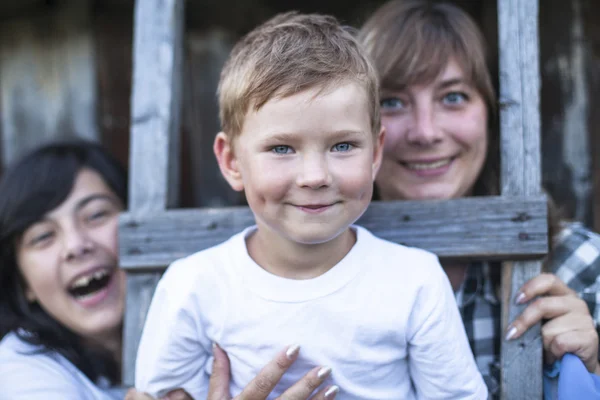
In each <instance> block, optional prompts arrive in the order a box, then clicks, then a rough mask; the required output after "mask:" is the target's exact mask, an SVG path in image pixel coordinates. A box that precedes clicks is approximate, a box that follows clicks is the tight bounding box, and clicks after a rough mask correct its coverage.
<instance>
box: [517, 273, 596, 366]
mask: <svg viewBox="0 0 600 400" xmlns="http://www.w3.org/2000/svg"><path fill="white" fill-rule="evenodd" d="M538 296H539V297H538ZM535 297H538V298H537V299H535V300H533V301H532V302H531V304H529V305H528V306H527V307H526V308H525V310H523V312H522V313H521V315H519V317H518V318H516V319H515V320H514V321H513V323H512V324H510V325H509V327H508V329H507V330H506V339H507V340H511V339H516V338H518V337H519V336H521V335H522V334H523V333H524V332H525V331H526V330H528V329H529V328H531V327H532V326H533V325H535V324H536V323H538V322H540V321H542V320H547V321H546V322H545V323H544V324H543V325H542V339H543V343H544V355H545V357H546V361H547V362H548V363H552V362H554V361H555V360H556V359H560V358H561V357H562V356H563V355H564V354H565V353H573V354H575V355H577V356H578V357H579V358H580V359H581V360H582V361H583V363H584V364H585V366H586V368H587V370H588V371H589V372H593V373H596V374H600V368H599V365H598V333H597V332H596V329H595V327H594V321H593V319H592V317H591V315H590V312H589V310H588V307H587V305H586V303H585V302H584V301H583V300H581V299H580V298H579V297H578V296H577V293H575V292H574V291H573V290H571V289H570V288H569V287H568V286H567V285H565V284H564V282H562V281H561V280H560V279H559V278H558V277H557V276H556V275H553V274H541V275H539V276H537V277H535V278H533V279H531V280H530V281H529V282H527V283H526V284H525V285H523V286H522V287H521V290H520V292H519V293H518V294H517V296H516V298H515V301H516V302H517V303H518V304H522V303H525V302H527V301H530V300H532V299H534V298H535Z"/></svg>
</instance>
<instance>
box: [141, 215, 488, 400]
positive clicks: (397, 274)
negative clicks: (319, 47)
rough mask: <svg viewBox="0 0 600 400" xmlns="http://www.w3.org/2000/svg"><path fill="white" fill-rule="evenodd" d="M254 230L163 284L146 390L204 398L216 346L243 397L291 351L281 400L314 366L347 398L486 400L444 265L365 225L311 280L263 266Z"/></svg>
mask: <svg viewBox="0 0 600 400" xmlns="http://www.w3.org/2000/svg"><path fill="white" fill-rule="evenodd" d="M255 229H256V228H248V229H246V230H245V231H244V232H242V233H241V234H238V235H235V236H233V237H232V238H231V239H229V240H228V241H226V242H225V243H222V244H220V245H218V246H216V247H213V248H210V249H207V250H205V251H201V252H198V253H196V254H193V255H191V256H189V257H187V258H184V259H181V260H178V261H176V262H175V263H173V264H172V265H171V266H170V267H169V268H168V270H167V272H166V273H165V275H164V276H163V278H162V279H161V281H160V283H159V284H158V287H157V289H156V293H155V295H154V298H153V299H152V304H151V306H150V310H149V313H148V317H147V320H146V325H145V327H144V331H143V334H142V338H141V342H140V347H139V351H138V358H137V363H136V388H138V390H142V391H144V392H148V393H150V394H152V395H154V396H160V395H164V394H165V393H166V392H168V391H170V390H173V389H176V388H183V389H185V390H186V391H187V392H188V393H190V394H191V395H192V396H193V397H194V398H195V399H205V398H206V392H207V388H208V380H209V374H210V367H211V364H212V357H211V354H212V343H213V342H216V343H218V344H219V345H220V346H221V347H222V348H223V349H224V350H225V351H226V352H227V354H228V355H229V359H230V361H231V384H230V390H231V394H232V395H233V396H235V395H237V394H239V392H240V391H241V390H242V389H243V388H244V387H245V386H246V385H247V384H248V383H249V382H250V380H251V379H252V378H254V377H255V376H256V374H257V373H258V372H259V371H260V369H261V368H262V367H263V366H264V365H265V364H267V363H268V362H269V361H270V360H271V359H272V358H273V357H274V356H275V355H276V354H277V353H278V352H279V351H280V350H281V349H283V348H284V347H285V346H286V345H290V344H294V343H297V344H299V345H300V346H301V350H300V355H299V358H298V359H297V360H296V362H295V363H294V364H293V365H292V367H291V368H290V369H289V370H288V372H287V373H286V374H285V375H284V377H283V379H282V380H281V381H280V383H279V384H278V385H277V387H276V388H275V390H274V392H273V393H272V396H271V397H269V398H275V397H276V396H278V395H280V394H281V393H282V392H283V391H284V390H285V389H286V388H288V387H289V386H291V385H292V384H293V383H294V382H296V381H298V380H299V379H300V378H301V377H302V376H303V375H304V374H305V373H306V372H308V370H309V369H311V368H313V367H315V366H329V367H331V368H332V373H331V375H330V377H329V378H328V383H329V384H336V385H338V386H339V387H340V392H339V394H338V396H337V397H336V398H337V399H341V400H344V399H377V400H384V399H394V400H397V399H415V398H424V399H425V398H426V399H485V398H486V397H487V389H486V387H485V384H484V382H483V379H482V377H481V375H480V373H479V371H478V370H477V367H476V365H475V361H474V360H473V355H472V353H471V349H470V348H469V344H468V342H467V338H466V335H465V331H464V327H463V325H462V321H461V319H460V315H459V312H458V308H457V306H456V301H455V300H454V295H453V293H452V289H451V287H450V283H449V282H448V278H447V277H446V274H445V273H444V272H443V270H442V268H441V266H440V264H439V263H438V260H437V257H436V256H435V255H433V254H431V253H428V252H426V251H424V250H420V249H416V248H408V247H405V246H401V245H397V244H394V243H391V242H387V241H384V240H382V239H379V238H376V237H375V236H373V235H372V234H371V233H370V232H368V231H367V230H365V229H364V228H360V227H353V229H355V230H356V232H357V241H356V244H355V245H354V246H353V247H352V249H351V250H350V252H349V253H348V254H347V255H346V257H344V259H343V260H342V261H340V262H339V263H338V264H337V265H335V266H334V267H333V268H332V269H330V270H329V271H327V272H326V273H324V274H323V275H321V276H318V277H316V278H313V279H307V280H293V279H285V278H281V277H278V276H275V275H272V274H270V273H268V272H267V271H265V270H264V269H262V268H261V267H260V266H258V265H257V264H256V263H255V262H254V261H253V260H252V259H251V258H250V256H249V255H248V252H247V248H246V241H245V238H246V237H247V236H248V235H249V234H251V233H252V232H253V231H254V230H255Z"/></svg>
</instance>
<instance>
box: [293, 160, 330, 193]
mask: <svg viewBox="0 0 600 400" xmlns="http://www.w3.org/2000/svg"><path fill="white" fill-rule="evenodd" d="M297 184H298V186H300V187H309V188H311V189H319V188H321V187H326V186H329V185H331V174H330V173H329V168H328V165H327V160H326V158H325V156H306V157H304V160H303V163H302V169H301V171H300V173H299V174H298V179H297Z"/></svg>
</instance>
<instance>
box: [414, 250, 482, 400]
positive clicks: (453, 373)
mask: <svg viewBox="0 0 600 400" xmlns="http://www.w3.org/2000/svg"><path fill="white" fill-rule="evenodd" d="M428 261H429V263H430V264H429V265H428V267H429V268H428V269H427V271H429V273H428V275H429V276H427V277H426V279H425V281H424V283H423V284H422V286H421V287H420V289H419V292H418V294H417V299H416V301H415V303H414V307H413V309H412V311H411V315H410V318H409V324H408V330H407V335H408V336H407V339H408V351H409V356H408V358H409V365H410V374H411V378H412V380H413V383H414V386H415V390H416V392H417V397H418V398H423V399H450V398H452V399H459V398H460V399H478V400H479V399H485V398H487V388H486V386H485V383H484V381H483V378H482V377H481V374H480V372H479V370H478V369H477V366H476V364H475V360H474V358H473V353H472V352H471V348H470V347H469V342H468V340H467V335H466V333H465V329H464V326H463V323H462V320H461V318H460V313H459V311H458V307H457V304H456V300H455V298H454V294H453V292H452V288H451V286H450V282H449V281H448V278H447V276H446V274H445V273H444V272H443V270H442V268H441V266H440V265H439V263H438V261H437V258H436V257H434V256H431V258H430V259H429V258H428ZM431 264H433V265H431Z"/></svg>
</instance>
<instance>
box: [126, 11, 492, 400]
mask: <svg viewBox="0 0 600 400" xmlns="http://www.w3.org/2000/svg"><path fill="white" fill-rule="evenodd" d="M219 103H220V107H221V121H222V126H223V132H220V133H219V134H218V135H217V137H216V139H215V144H214V150H215V154H216V156H217V159H218V162H219V166H220V168H221V171H222V173H223V175H224V177H225V179H226V180H227V181H228V182H229V184H230V185H231V186H232V187H233V188H234V189H235V190H238V191H242V190H243V191H244V192H245V195H246V198H247V200H248V204H249V206H250V208H251V209H252V212H253V213H254V216H255V220H256V226H253V227H249V228H248V229H246V230H245V231H244V232H242V233H240V234H238V235H235V236H234V237H232V238H231V239H229V240H228V241H227V242H225V243H223V244H221V245H219V246H216V247H213V248H211V249H208V250H205V251H201V252H198V253H196V254H194V255H191V256H189V257H187V258H185V259H182V260H179V261H177V262H175V263H174V264H173V265H171V266H170V267H169V269H168V271H167V272H166V274H165V276H164V277H163V279H162V280H161V282H160V284H159V286H158V288H157V290H156V294H155V296H154V299H153V301H152V305H151V308H150V312H149V315H148V319H147V322H146V327H145V329H144V333H143V335H142V340H141V344H140V349H139V353H138V354H139V355H138V360H137V366H136V367H137V371H136V375H137V376H136V387H137V388H138V389H139V390H142V391H146V392H149V393H150V394H152V395H154V396H161V395H163V394H164V393H166V392H168V391H170V390H173V389H176V388H183V389H185V390H186V391H187V392H188V393H189V394H191V395H192V396H193V397H194V398H196V399H204V398H206V391H207V387H208V378H209V372H208V370H207V368H208V367H209V366H210V365H211V360H210V358H211V352H212V344H213V343H218V344H219V345H220V346H221V347H222V348H223V349H224V350H225V351H226V352H227V353H228V355H229V358H230V361H231V370H232V374H231V375H232V376H231V386H230V390H231V392H232V395H234V396H235V395H237V394H238V393H240V391H241V390H242V389H243V388H244V387H245V385H247V384H248V383H249V382H250V380H251V379H252V378H253V377H254V376H255V375H256V374H257V373H258V371H259V370H260V369H261V368H262V367H263V366H264V365H265V364H267V362H268V361H269V360H271V358H272V357H273V356H274V355H275V354H276V352H277V350H278V349H280V348H281V347H284V346H285V345H286V344H291V343H297V346H291V347H290V350H289V351H290V354H291V355H293V356H295V353H297V352H298V351H299V350H298V349H299V346H300V347H301V349H302V350H301V352H300V353H299V355H298V359H297V360H296V362H295V363H294V365H293V366H292V368H291V369H290V370H289V371H288V373H287V374H286V375H285V376H284V378H283V379H282V381H281V382H280V384H279V385H278V386H277V387H276V388H275V391H274V392H273V398H274V397H276V396H279V395H280V394H281V393H282V392H283V391H284V390H285V389H286V388H287V387H289V386H290V385H291V384H292V383H293V382H296V381H297V380H298V379H300V378H301V376H302V375H303V374H304V373H305V372H306V371H307V370H309V369H311V368H316V369H315V374H318V376H319V377H320V378H323V379H324V378H325V377H326V380H327V384H329V385H332V384H333V385H335V386H332V387H331V388H330V390H328V391H327V393H325V392H323V391H322V392H320V394H319V397H320V398H332V397H333V396H335V394H336V392H337V391H338V390H339V393H338V394H337V396H338V397H337V398H338V399H378V400H381V399H413V398H428V399H433V398H439V399H442V398H444V399H448V398H453V399H455V398H461V399H484V398H486V396H487V392H486V388H485V385H484V383H483V380H482V378H481V376H480V374H479V372H478V371H477V367H476V366H475V363H474V361H473V356H472V354H471V351H470V349H469V345H468V343H467V339H466V336H465V332H464V329H463V327H462V323H461V320H460V316H459V314H458V310H457V307H456V303H455V300H454V296H453V293H452V290H451V288H450V285H449V283H448V280H447V278H446V275H445V274H444V272H443V271H442V269H441V267H440V265H439V263H438V261H437V258H436V257H435V256H434V255H432V254H430V253H427V252H425V251H423V250H419V249H414V248H407V247H404V246H400V245H397V244H393V243H390V242H386V241H384V240H381V239H378V238H376V237H374V236H373V235H371V234H370V233H369V232H368V231H366V230H365V229H363V228H360V227H357V226H353V225H352V224H353V223H354V222H355V221H356V220H357V219H358V218H359V217H360V216H361V215H362V214H363V212H364V211H365V209H366V208H367V206H368V204H369V202H370V200H371V195H372V187H373V179H374V177H375V175H376V173H377V170H378V168H379V165H380V162H381V152H382V150H383V149H382V148H383V140H384V132H383V130H382V129H381V127H380V122H379V104H378V103H379V94H378V89H377V78H376V75H375V72H374V70H373V67H372V66H371V63H370V62H369V60H368V59H367V58H366V57H365V55H364V53H363V51H362V50H361V49H360V47H359V46H358V45H357V43H356V41H355V39H354V38H353V37H352V35H351V34H350V33H349V32H347V31H346V30H345V29H343V28H342V27H341V26H340V25H339V24H338V23H337V21H336V20H335V19H334V18H332V17H327V16H320V15H299V14H295V13H288V14H283V15H279V16H276V17H275V18H273V19H272V20H270V21H268V22H266V23H265V24H263V25H262V26H260V27H258V28H257V29H255V30H254V31H252V32H251V33H250V34H248V35H247V36H246V37H245V38H244V39H242V40H241V41H240V42H239V43H238V44H237V45H236V47H235V48H234V50H233V52H232V54H231V56H230V59H229V60H228V62H227V64H226V66H225V68H224V70H223V73H222V75H221V82H220V86H219ZM325 394H327V396H326V395H325ZM328 396H329V397H328Z"/></svg>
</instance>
